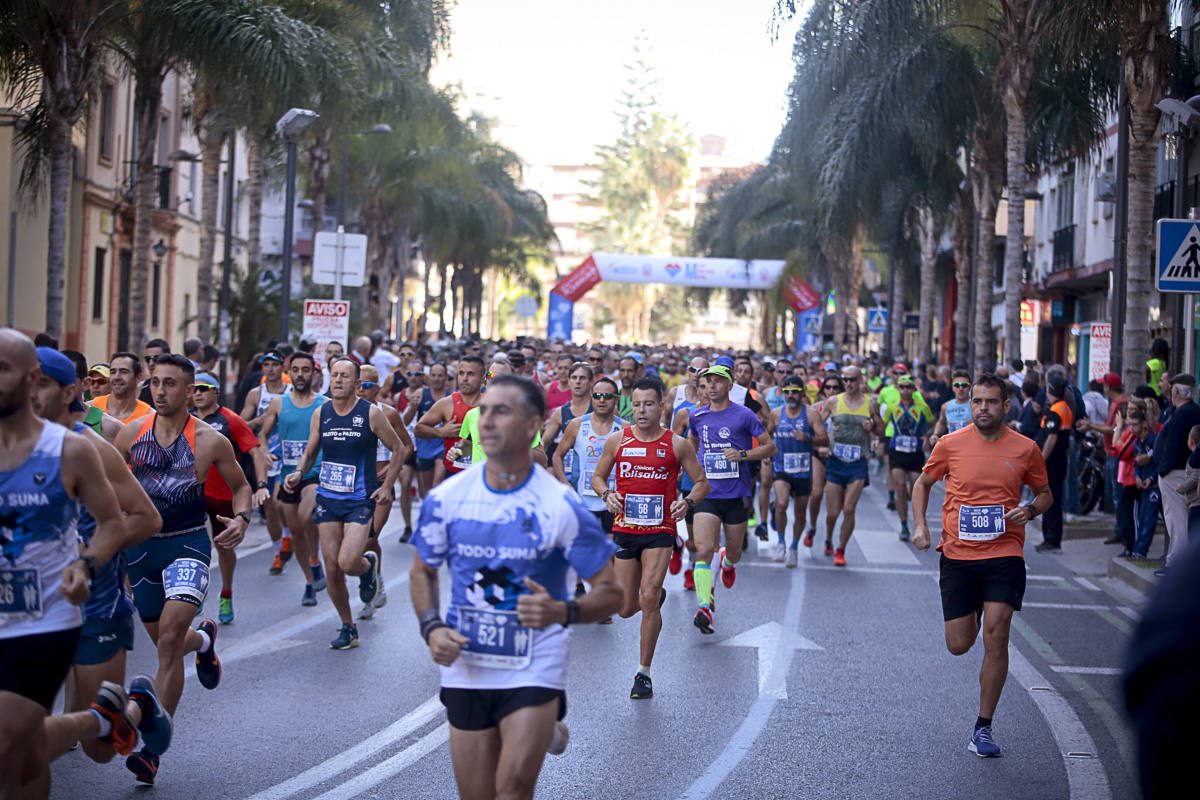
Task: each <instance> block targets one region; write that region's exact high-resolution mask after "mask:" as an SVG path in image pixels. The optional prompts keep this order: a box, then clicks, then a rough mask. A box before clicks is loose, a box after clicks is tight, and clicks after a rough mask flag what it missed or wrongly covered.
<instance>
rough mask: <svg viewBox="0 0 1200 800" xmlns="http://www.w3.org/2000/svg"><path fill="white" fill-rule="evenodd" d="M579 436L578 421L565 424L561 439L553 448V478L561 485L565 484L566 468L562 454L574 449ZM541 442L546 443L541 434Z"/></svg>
mask: <svg viewBox="0 0 1200 800" xmlns="http://www.w3.org/2000/svg"><path fill="white" fill-rule="evenodd" d="M578 435H579V420H576V419H573V420H571V421H570V422H568V423H567V429H566V430H565V431H563V435H562V438H561V439H559V441H558V446H557V447H555V448H554V464H553V465H552V466H553V468H554V477H556V478H558V479H559V481H561V482H562V483H567V484H568V485H570V484H569V483H568V481H567V468H566V467H565V466H564V465H563V453H566V452H567V451H569V450H571V449H572V448H573V447H575V437H576V436H578ZM542 441H543V442H544V441H546V437H545V435H544V434H543V436H542Z"/></svg>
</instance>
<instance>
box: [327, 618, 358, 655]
mask: <svg viewBox="0 0 1200 800" xmlns="http://www.w3.org/2000/svg"><path fill="white" fill-rule="evenodd" d="M351 647H358V628H356V627H354V626H353V625H351V624H350V623H348V622H347V623H344V624H343V625H342V629H341V630H340V631H338V636H337V638H336V639H334V640H333V641H332V642H330V643H329V648H330V649H331V650H349V649H350V648H351Z"/></svg>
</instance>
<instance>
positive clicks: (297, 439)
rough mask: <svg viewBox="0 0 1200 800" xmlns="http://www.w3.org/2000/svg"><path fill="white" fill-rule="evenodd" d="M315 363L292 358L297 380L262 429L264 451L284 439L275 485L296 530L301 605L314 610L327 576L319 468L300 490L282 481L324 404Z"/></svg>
mask: <svg viewBox="0 0 1200 800" xmlns="http://www.w3.org/2000/svg"><path fill="white" fill-rule="evenodd" d="M315 370H316V362H315V361H314V360H313V357H312V356H311V355H309V354H308V353H304V352H298V353H294V354H292V363H291V365H290V367H289V368H288V374H289V375H290V376H291V379H292V391H291V392H289V393H287V394H284V395H281V396H279V397H276V398H275V399H274V400H272V401H271V404H270V405H269V406H268V407H267V410H266V412H265V413H264V414H263V419H262V425H261V427H260V428H259V431H258V443H259V444H261V445H263V446H264V447H266V446H267V444H268V443H269V442H270V437H271V434H272V433H274V432H275V430H276V429H277V428H278V431H279V441H280V452H281V453H282V455H281V457H280V461H281V465H280V481H281V482H280V483H279V484H276V487H275V499H276V500H277V501H278V502H279V504H280V507H281V508H282V509H283V520H284V522H285V523H286V524H287V526H288V528H290V529H291V531H292V547H293V548H294V549H295V551H296V561H297V562H298V563H299V564H300V569H301V570H302V571H303V572H304V594H303V595H302V596H301V599H300V604H301V605H305V606H315V605H316V604H317V592H319V591H321V590H322V589H324V588H325V574H324V570H323V569H322V568H321V562H320V557H319V554H318V548H317V526H316V524H315V523H313V520H312V515H313V507H314V506H315V505H316V502H317V467H318V466H319V465H320V458H318V459H317V464H316V465H314V466H313V467H312V469H311V470H310V471H309V472H307V473H305V474H304V475H303V477H302V479H301V480H300V481H299V482H298V483H297V484H296V488H295V489H288V488H286V487H284V486H283V484H282V481H283V479H284V478H286V477H287V476H288V475H290V474H291V473H293V472H295V470H296V465H297V464H298V463H299V462H300V456H301V454H302V453H303V452H304V445H305V444H306V443H307V442H308V431H309V429H310V428H311V427H312V425H311V423H312V417H313V416H315V412H316V411H318V410H319V409H320V408H321V405H322V404H323V403H324V402H325V399H326V398H325V397H324V396H323V395H319V394H317V393H316V392H315V391H313V383H312V381H313V376H314V375H315V374H316V372H315Z"/></svg>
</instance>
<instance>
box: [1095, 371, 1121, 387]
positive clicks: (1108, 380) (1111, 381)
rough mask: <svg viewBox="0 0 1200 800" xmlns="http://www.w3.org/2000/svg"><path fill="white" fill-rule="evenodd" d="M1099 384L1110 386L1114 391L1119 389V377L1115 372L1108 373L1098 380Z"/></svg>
mask: <svg viewBox="0 0 1200 800" xmlns="http://www.w3.org/2000/svg"><path fill="white" fill-rule="evenodd" d="M1100 382H1101V383H1103V384H1104V385H1106V386H1111V387H1112V388H1114V389H1120V388H1121V376H1120V375H1118V374H1117V373H1115V372H1110V373H1108V374H1107V375H1105V376H1104V377H1103V378H1101V379H1100Z"/></svg>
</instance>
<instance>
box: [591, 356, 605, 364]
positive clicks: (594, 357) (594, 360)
mask: <svg viewBox="0 0 1200 800" xmlns="http://www.w3.org/2000/svg"><path fill="white" fill-rule="evenodd" d="M587 358H588V361H591V362H593V363H595V362H600V361H603V360H604V359H602V358H601V357H600V356H588V357H587Z"/></svg>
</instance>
